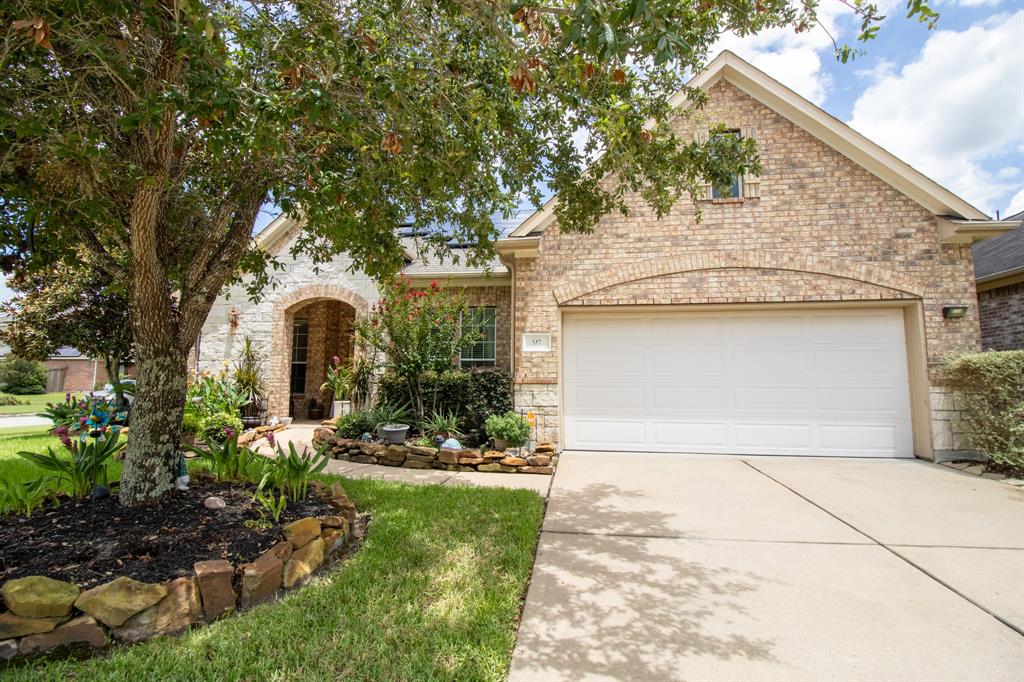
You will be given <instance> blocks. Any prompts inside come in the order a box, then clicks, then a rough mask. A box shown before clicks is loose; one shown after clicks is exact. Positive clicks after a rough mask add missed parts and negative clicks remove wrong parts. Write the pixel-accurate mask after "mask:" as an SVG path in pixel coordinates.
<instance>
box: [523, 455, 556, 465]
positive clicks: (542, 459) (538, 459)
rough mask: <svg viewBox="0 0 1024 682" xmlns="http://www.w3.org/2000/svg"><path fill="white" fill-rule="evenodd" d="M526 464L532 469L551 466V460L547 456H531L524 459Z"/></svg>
mask: <svg viewBox="0 0 1024 682" xmlns="http://www.w3.org/2000/svg"><path fill="white" fill-rule="evenodd" d="M526 463H527V464H529V465H530V466H532V467H546V466H547V465H549V464H551V458H550V457H548V456H547V455H531V456H529V457H527V458H526Z"/></svg>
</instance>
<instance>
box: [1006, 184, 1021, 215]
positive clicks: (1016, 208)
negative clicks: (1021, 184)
mask: <svg viewBox="0 0 1024 682" xmlns="http://www.w3.org/2000/svg"><path fill="white" fill-rule="evenodd" d="M1021 211H1024V188H1021V190H1020V191H1019V192H1017V193H1016V194H1014V195H1013V198H1012V199H1010V205H1009V206H1007V207H1006V213H1005V214H1004V215H1013V214H1014V213H1020V212H1021Z"/></svg>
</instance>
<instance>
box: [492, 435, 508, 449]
mask: <svg viewBox="0 0 1024 682" xmlns="http://www.w3.org/2000/svg"><path fill="white" fill-rule="evenodd" d="M510 447H512V443H509V442H508V441H507V440H505V439H504V438H498V437H495V438H494V449H495V450H501V451H503V452H504V451H505V450H508V449H509V448H510Z"/></svg>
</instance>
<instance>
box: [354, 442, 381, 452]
mask: <svg viewBox="0 0 1024 682" xmlns="http://www.w3.org/2000/svg"><path fill="white" fill-rule="evenodd" d="M359 451H360V452H362V453H363V454H364V455H377V454H379V453H381V452H383V451H384V446H383V445H381V444H380V443H360V444H359Z"/></svg>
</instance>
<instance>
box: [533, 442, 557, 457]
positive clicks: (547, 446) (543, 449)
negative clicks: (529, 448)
mask: <svg viewBox="0 0 1024 682" xmlns="http://www.w3.org/2000/svg"><path fill="white" fill-rule="evenodd" d="M533 451H534V453H536V454H538V455H549V454H553V453H554V452H555V446H554V444H552V443H548V442H544V443H537V447H535V448H534V449H533Z"/></svg>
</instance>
